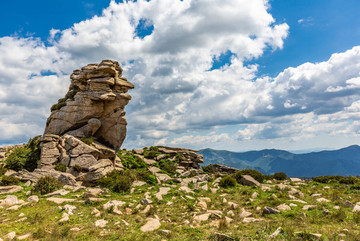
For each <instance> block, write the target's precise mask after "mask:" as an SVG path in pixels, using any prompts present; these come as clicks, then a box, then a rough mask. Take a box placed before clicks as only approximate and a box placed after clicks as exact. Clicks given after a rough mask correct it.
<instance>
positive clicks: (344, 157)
mask: <svg viewBox="0 0 360 241" xmlns="http://www.w3.org/2000/svg"><path fill="white" fill-rule="evenodd" d="M200 153H201V154H203V155H204V161H205V163H204V164H205V165H208V164H215V163H217V164H222V165H226V166H229V167H234V168H238V169H246V168H250V169H256V170H258V171H260V172H262V173H264V174H272V173H275V172H280V171H281V172H285V173H286V174H287V175H290V176H307V177H313V176H320V175H343V176H348V175H359V174H360V146H359V145H351V146H348V147H344V148H340V149H337V150H324V151H316V152H309V153H302V154H295V153H292V152H290V151H285V150H279V149H264V150H258V151H246V152H231V151H226V150H215V149H211V148H206V149H202V150H200Z"/></svg>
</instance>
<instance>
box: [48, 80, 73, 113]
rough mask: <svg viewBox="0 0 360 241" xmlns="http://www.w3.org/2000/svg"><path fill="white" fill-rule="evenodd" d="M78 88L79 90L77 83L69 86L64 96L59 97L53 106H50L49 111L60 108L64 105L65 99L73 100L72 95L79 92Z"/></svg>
mask: <svg viewBox="0 0 360 241" xmlns="http://www.w3.org/2000/svg"><path fill="white" fill-rule="evenodd" d="M79 90H80V88H79V86H77V85H73V86H70V90H69V92H68V93H67V94H66V95H65V97H64V98H61V99H59V100H58V102H57V103H56V104H54V105H53V106H51V108H50V110H51V111H55V110H60V109H61V108H62V107H64V106H66V101H67V100H68V99H70V100H74V97H75V95H76V93H77V92H79Z"/></svg>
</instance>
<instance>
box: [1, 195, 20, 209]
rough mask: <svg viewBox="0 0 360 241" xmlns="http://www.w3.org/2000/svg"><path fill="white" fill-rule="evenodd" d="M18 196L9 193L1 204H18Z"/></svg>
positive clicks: (4, 205) (6, 205) (7, 205)
mask: <svg viewBox="0 0 360 241" xmlns="http://www.w3.org/2000/svg"><path fill="white" fill-rule="evenodd" d="M18 202H19V201H18V198H17V197H16V196H14V195H7V196H6V198H5V199H4V200H3V201H2V202H1V206H3V207H9V206H13V205H15V204H17V203H18Z"/></svg>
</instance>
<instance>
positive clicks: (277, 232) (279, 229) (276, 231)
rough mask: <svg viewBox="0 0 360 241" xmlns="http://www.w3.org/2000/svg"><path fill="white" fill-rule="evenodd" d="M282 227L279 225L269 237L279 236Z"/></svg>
mask: <svg viewBox="0 0 360 241" xmlns="http://www.w3.org/2000/svg"><path fill="white" fill-rule="evenodd" d="M281 230H282V228H281V227H278V228H277V229H276V230H275V232H273V233H272V234H270V236H269V238H271V239H273V238H276V236H278V235H279V234H280V232H281Z"/></svg>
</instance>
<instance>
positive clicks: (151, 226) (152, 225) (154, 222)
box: [140, 218, 161, 232]
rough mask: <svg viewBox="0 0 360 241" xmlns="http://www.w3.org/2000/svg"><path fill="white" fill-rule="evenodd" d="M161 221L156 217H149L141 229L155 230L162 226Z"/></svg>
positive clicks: (144, 230)
mask: <svg viewBox="0 0 360 241" xmlns="http://www.w3.org/2000/svg"><path fill="white" fill-rule="evenodd" d="M160 226H161V223H160V221H159V220H158V219H155V218H149V219H148V221H147V223H146V224H145V225H143V226H142V227H141V228H140V230H141V231H143V232H151V231H154V230H156V229H158V228H160Z"/></svg>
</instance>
